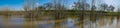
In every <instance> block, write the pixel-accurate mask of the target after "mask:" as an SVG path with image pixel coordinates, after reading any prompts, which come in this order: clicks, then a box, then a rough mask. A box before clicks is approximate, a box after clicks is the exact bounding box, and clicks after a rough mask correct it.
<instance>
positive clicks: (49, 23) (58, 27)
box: [0, 15, 120, 28]
mask: <svg viewBox="0 0 120 28" xmlns="http://www.w3.org/2000/svg"><path fill="white" fill-rule="evenodd" d="M30 19H31V21H26V18H24V16H20V15H19V16H15V15H13V16H9V17H7V16H0V28H81V27H82V25H81V24H80V25H75V24H78V23H79V20H78V18H70V17H69V18H67V19H65V21H60V23H59V24H55V21H56V20H54V19H52V18H50V19H52V20H47V19H49V18H44V19H42V20H40V21H38V20H37V19H36V20H35V19H34V18H30ZM119 23H120V21H118V22H117V18H116V17H114V19H112V20H111V19H109V17H106V18H104V19H101V18H99V19H98V20H96V22H92V21H90V20H89V19H85V20H84V28H119V26H120V24H119Z"/></svg>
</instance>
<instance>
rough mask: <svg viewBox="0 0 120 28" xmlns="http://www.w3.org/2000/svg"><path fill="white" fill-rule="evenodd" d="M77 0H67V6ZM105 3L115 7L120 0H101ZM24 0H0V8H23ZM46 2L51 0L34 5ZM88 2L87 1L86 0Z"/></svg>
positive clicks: (40, 1)
mask: <svg viewBox="0 0 120 28" xmlns="http://www.w3.org/2000/svg"><path fill="white" fill-rule="evenodd" d="M75 1H77V0H69V1H68V2H69V3H68V4H67V5H68V7H69V8H71V7H70V6H72V4H73V2H75ZM103 1H104V2H105V3H107V4H108V5H114V6H115V7H117V5H119V3H120V2H119V1H120V0H103ZM25 2H26V0H0V8H2V7H4V6H8V7H10V8H15V9H13V10H22V9H21V8H23V6H24V5H25ZM47 2H52V1H51V0H37V1H36V5H42V4H44V3H47ZM88 2H89V1H88Z"/></svg>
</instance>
